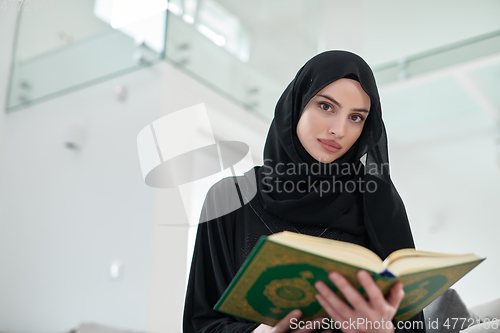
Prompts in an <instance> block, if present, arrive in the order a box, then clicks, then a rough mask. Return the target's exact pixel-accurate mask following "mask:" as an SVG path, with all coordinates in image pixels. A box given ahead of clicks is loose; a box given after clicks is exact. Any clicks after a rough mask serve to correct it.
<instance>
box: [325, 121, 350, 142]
mask: <svg viewBox="0 0 500 333" xmlns="http://www.w3.org/2000/svg"><path fill="white" fill-rule="evenodd" d="M346 125H347V121H346V120H343V119H335V121H333V122H332V123H331V125H330V129H329V132H330V134H333V135H334V136H335V137H337V138H339V139H341V138H343V137H344V135H345V129H346Z"/></svg>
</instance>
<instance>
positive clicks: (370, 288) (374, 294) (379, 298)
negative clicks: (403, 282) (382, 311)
mask: <svg viewBox="0 0 500 333" xmlns="http://www.w3.org/2000/svg"><path fill="white" fill-rule="evenodd" d="M357 276H358V281H359V283H360V284H361V286H362V287H363V289H364V290H365V292H366V294H367V295H368V299H369V300H370V303H371V304H372V305H373V307H374V308H380V307H383V306H385V305H386V302H387V301H386V300H385V297H384V294H383V293H382V290H380V287H379V286H378V285H377V284H376V283H375V281H373V278H372V276H371V275H370V273H368V272H367V271H364V270H359V271H358V273H357Z"/></svg>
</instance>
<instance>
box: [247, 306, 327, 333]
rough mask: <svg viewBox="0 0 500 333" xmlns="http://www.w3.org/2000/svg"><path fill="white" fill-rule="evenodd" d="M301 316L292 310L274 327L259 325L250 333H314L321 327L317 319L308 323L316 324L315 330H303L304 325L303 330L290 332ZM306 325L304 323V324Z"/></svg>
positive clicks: (319, 320) (297, 311)
mask: <svg viewBox="0 0 500 333" xmlns="http://www.w3.org/2000/svg"><path fill="white" fill-rule="evenodd" d="M301 316H302V312H301V311H300V310H293V311H291V312H290V313H289V314H287V315H286V316H285V317H284V318H283V319H281V320H280V321H279V322H278V323H277V324H276V325H274V327H273V326H269V325H266V324H260V325H259V326H257V328H256V329H254V330H253V331H252V333H267V332H269V333H285V332H293V333H309V332H314V331H315V330H316V329H317V328H318V327H321V326H320V324H321V320H322V318H317V319H315V320H312V321H310V323H314V322H318V324H317V326H316V329H314V328H311V329H308V328H305V326H306V325H303V326H304V328H302V329H300V328H298V329H295V330H291V329H292V328H295V327H298V326H299V325H297V324H298V323H299V322H300V321H299V319H300V317H301ZM304 323H306V322H304ZM311 325H312V324H311ZM327 332H330V333H331V332H332V331H331V330H328V331H325V332H324V333H327Z"/></svg>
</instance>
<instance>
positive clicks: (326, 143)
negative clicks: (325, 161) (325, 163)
mask: <svg viewBox="0 0 500 333" xmlns="http://www.w3.org/2000/svg"><path fill="white" fill-rule="evenodd" d="M318 142H319V144H320V145H321V147H323V148H325V149H326V150H328V151H329V152H332V153H336V152H338V151H339V150H340V149H342V146H341V145H339V144H338V143H336V142H333V144H335V145H336V147H334V146H332V144H331V142H332V141H327V140H321V139H318Z"/></svg>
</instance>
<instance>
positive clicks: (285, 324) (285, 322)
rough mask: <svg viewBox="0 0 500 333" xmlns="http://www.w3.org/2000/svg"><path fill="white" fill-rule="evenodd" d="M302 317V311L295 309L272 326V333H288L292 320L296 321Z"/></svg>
mask: <svg viewBox="0 0 500 333" xmlns="http://www.w3.org/2000/svg"><path fill="white" fill-rule="evenodd" d="M301 316H302V311H300V310H298V309H296V310H293V311H290V313H289V314H287V315H286V316H285V317H283V319H281V320H280V321H279V322H278V323H277V324H276V325H274V327H273V329H272V330H271V332H272V333H284V332H288V331H289V330H290V324H291V322H292V319H297V321H298V319H299V318H300V317H301Z"/></svg>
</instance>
